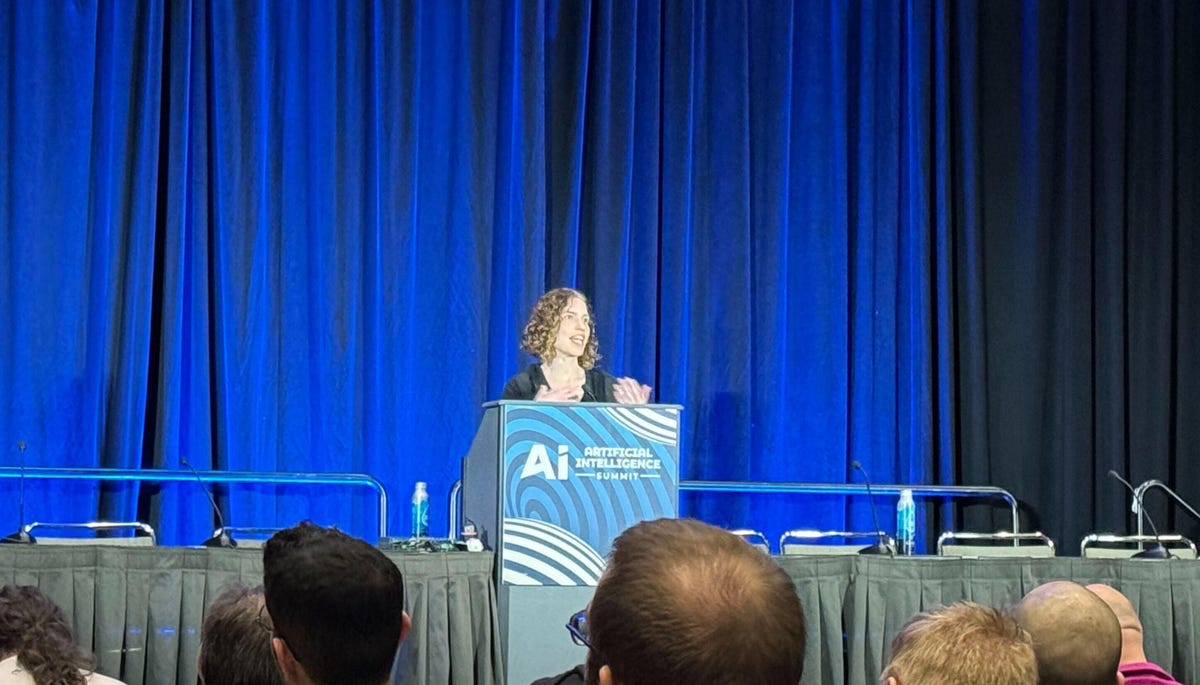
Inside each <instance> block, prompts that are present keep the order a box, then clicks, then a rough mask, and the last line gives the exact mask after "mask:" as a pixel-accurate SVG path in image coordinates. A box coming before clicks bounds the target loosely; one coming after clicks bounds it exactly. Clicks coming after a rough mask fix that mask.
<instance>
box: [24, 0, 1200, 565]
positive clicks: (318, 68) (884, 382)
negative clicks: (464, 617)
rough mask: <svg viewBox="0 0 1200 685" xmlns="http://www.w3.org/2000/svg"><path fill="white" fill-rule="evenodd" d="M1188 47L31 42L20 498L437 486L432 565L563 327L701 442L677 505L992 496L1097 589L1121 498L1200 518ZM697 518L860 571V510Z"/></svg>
mask: <svg viewBox="0 0 1200 685" xmlns="http://www.w3.org/2000/svg"><path fill="white" fill-rule="evenodd" d="M1198 14H1200V11H1198V10H1197V9H1196V8H1195V7H1194V6H1193V4H1192V3H1177V2H1162V3H1156V4H1143V3H1126V2H1116V1H1112V2H1102V3H1099V4H1096V3H1086V2H1070V1H1063V2H1033V1H1032V0H1030V1H1028V2H1017V3H977V2H944V1H942V0H905V1H904V2H900V3H896V2H863V3H850V4H847V3H839V2H827V1H824V0H822V1H818V2H787V1H785V0H769V1H767V2H753V3H751V2H725V1H720V2H714V1H706V0H693V1H689V2H679V3H667V2H661V1H654V0H638V1H636V2H626V3H611V4H606V3H584V4H580V3H567V2H560V1H557V0H525V1H523V2H476V3H462V4H447V3H437V2H417V3H409V4H400V5H396V4H392V3H384V2H365V3H364V2H334V3H323V2H302V3H299V4H297V5H295V6H281V5H278V4H277V3H272V2H267V1H265V0H253V1H251V2H188V1H186V0H185V1H182V2H143V3H125V2H105V3H100V2H91V1H89V2H61V3H35V4H30V3H9V4H7V5H5V6H3V7H2V8H0V19H2V21H0V58H2V59H3V65H2V68H0V92H3V93H4V94H5V96H6V102H7V103H8V106H7V107H6V108H3V109H2V110H0V140H2V141H3V145H4V150H5V153H6V154H5V156H4V159H3V161H2V162H0V202H2V204H0V220H2V221H3V222H4V226H3V231H0V250H3V254H0V264H2V265H3V268H4V273H3V274H2V275H0V317H3V318H2V320H0V321H2V323H4V324H5V325H6V335H5V336H4V338H3V339H0V406H2V407H3V408H4V409H5V411H3V412H0V454H2V455H3V457H2V463H3V464H5V465H16V464H17V463H19V462H20V459H21V457H20V454H19V452H18V451H17V450H16V447H15V446H16V444H17V442H18V441H24V442H25V444H26V445H27V447H28V449H27V450H26V452H25V453H24V455H25V459H26V461H27V463H29V464H30V465H67V464H70V465H104V466H125V467H139V466H143V467H159V468H171V469H180V468H185V467H183V465H182V460H183V459H184V458H186V459H187V460H188V462H189V463H191V464H193V465H194V466H195V467H196V468H198V469H201V470H203V469H209V468H216V469H226V470H254V471H338V472H365V473H370V474H373V475H375V476H376V477H378V478H380V479H381V480H382V481H383V482H384V483H385V485H386V486H387V487H388V489H389V492H390V494H391V501H392V507H391V511H390V516H389V527H390V529H391V532H393V533H399V534H404V533H406V532H407V530H408V525H409V519H408V515H407V511H406V507H405V506H404V502H405V500H406V496H407V494H408V493H409V492H411V490H412V486H413V483H414V482H415V481H418V480H423V481H427V482H429V484H430V491H431V492H432V493H434V497H433V501H432V509H431V516H432V521H433V523H434V525H433V528H434V532H435V533H438V534H441V533H444V532H446V531H445V530H444V527H443V525H442V523H441V522H442V521H443V520H445V517H446V513H447V512H446V503H445V497H444V494H445V493H447V492H448V491H449V489H450V486H451V483H452V482H453V481H454V480H455V479H456V478H457V477H458V474H459V460H460V459H461V457H462V455H463V454H464V453H465V451H466V449H467V446H468V445H469V443H470V440H471V438H472V435H473V432H474V428H475V425H476V422H477V421H478V420H479V417H480V416H481V411H480V408H479V404H480V403H481V402H483V401H485V400H489V399H493V398H495V397H496V396H497V395H498V393H499V390H500V388H501V387H502V386H503V383H504V381H505V379H506V378H507V377H509V376H510V375H512V374H513V373H515V372H516V371H517V370H518V369H519V368H520V367H521V366H522V365H523V364H525V363H528V361H529V360H528V358H527V357H526V356H525V355H523V354H521V353H519V352H518V350H517V342H518V340H519V337H520V332H521V328H522V326H523V324H524V321H525V319H526V317H527V315H528V313H529V310H530V308H531V306H532V304H533V303H534V301H535V300H536V299H537V297H538V295H539V294H540V293H541V292H543V291H544V290H545V289H547V288H549V287H554V286H559V285H570V286H575V287H579V288H581V289H582V290H584V291H585V292H587V293H588V294H589V296H590V297H591V300H592V303H593V306H594V308H595V312H596V319H597V324H598V335H599V337H600V341H601V353H602V354H603V358H602V360H601V366H602V367H603V368H605V369H606V370H609V371H611V372H613V373H616V374H618V375H632V376H634V377H637V378H639V379H640V380H642V381H644V382H647V383H649V384H650V385H652V386H654V388H655V394H654V397H655V399H656V400H658V401H661V402H670V403H679V404H682V405H684V407H685V410H684V413H683V421H684V423H683V426H684V430H683V444H682V452H681V453H682V455H683V458H682V469H683V473H682V476H683V477H684V478H686V479H713V480H753V481H760V480H761V481H820V482H834V483H842V482H859V481H860V480H861V478H862V476H861V475H860V474H857V473H855V472H854V471H853V470H852V469H850V468H849V464H850V463H851V462H853V461H855V460H857V461H859V462H861V463H862V465H863V466H864V467H865V470H866V471H867V472H868V473H869V474H870V477H871V478H872V479H873V480H874V481H876V482H881V483H882V482H913V483H967V484H993V485H999V486H1002V487H1006V488H1008V489H1009V490H1011V491H1013V492H1014V493H1016V494H1017V495H1018V496H1019V497H1021V498H1022V499H1023V501H1024V504H1025V517H1024V522H1023V524H1024V525H1025V526H1027V527H1038V528H1042V529H1044V530H1046V531H1047V532H1049V533H1051V534H1052V535H1053V536H1054V537H1055V538H1056V539H1057V540H1058V542H1059V547H1060V549H1064V550H1066V551H1073V550H1074V549H1075V548H1076V546H1077V540H1078V539H1079V537H1080V536H1081V535H1082V534H1083V533H1085V532H1090V531H1091V530H1095V529H1111V530H1118V531H1121V530H1125V529H1127V527H1128V526H1130V525H1131V524H1132V520H1131V518H1130V517H1129V515H1128V514H1125V513H1124V511H1125V509H1126V507H1125V504H1124V503H1125V502H1126V501H1127V496H1126V494H1125V493H1124V492H1123V491H1122V490H1120V489H1119V488H1118V487H1117V486H1116V485H1115V484H1113V483H1110V482H1109V481H1108V480H1107V478H1106V476H1105V474H1106V472H1107V471H1108V470H1109V469H1110V468H1111V469H1115V470H1117V471H1118V472H1121V473H1123V474H1125V475H1127V476H1129V477H1130V479H1131V480H1133V481H1135V482H1139V481H1141V480H1144V479H1146V478H1152V477H1153V478H1161V479H1163V480H1166V481H1168V482H1170V483H1172V484H1173V485H1176V486H1178V487H1179V489H1180V490H1181V492H1182V494H1184V495H1185V496H1186V497H1191V498H1193V499H1194V498H1195V496H1196V495H1197V494H1200V493H1198V492H1197V490H1196V486H1195V483H1197V482H1200V478H1197V476H1198V475H1200V474H1198V473H1197V469H1200V466H1197V464H1200V460H1197V459H1195V458H1194V457H1195V448H1194V445H1195V444H1197V440H1195V439H1194V438H1195V437H1196V436H1195V435H1194V433H1195V432H1196V430H1197V428H1195V426H1197V425H1200V421H1197V420H1196V419H1197V417H1196V415H1195V413H1196V409H1195V407H1197V406H1198V403H1197V402H1196V399H1197V398H1196V396H1195V390H1194V388H1195V387H1197V385H1196V383H1193V382H1191V381H1192V379H1194V378H1195V377H1196V375H1197V369H1198V368H1200V365H1198V359H1197V353H1196V352H1195V350H1194V349H1193V348H1194V346H1193V345H1190V344H1189V343H1190V342H1191V340H1192V339H1193V338H1195V337H1196V336H1195V334H1196V332H1197V331H1196V326H1197V324H1196V323H1195V322H1196V321H1197V319H1198V318H1200V317H1197V316H1195V309H1196V306H1197V293H1198V292H1200V290H1198V288H1200V283H1198V281H1197V276H1196V275H1195V273H1194V272H1195V269H1193V268H1192V266H1193V265H1194V264H1195V263H1197V259H1200V252H1198V245H1197V239H1196V237H1195V235H1194V234H1195V231H1194V229H1193V225H1194V224H1195V220H1196V206H1197V190H1198V186H1200V181H1198V180H1197V172H1196V170H1195V169H1194V168H1193V167H1194V165H1193V164H1192V163H1191V161H1192V160H1193V159H1195V158H1196V156H1197V153H1200V149H1198V148H1200V142H1198V140H1197V134H1196V130H1197V129H1198V126H1197V124H1198V123H1200V104H1197V103H1200V97H1197V95H1198V94H1197V92H1196V91H1197V88H1198V86H1197V83H1196V80H1195V79H1194V78H1192V76H1193V75H1194V74H1195V73H1197V70H1198V69H1200V56H1198V54H1197V51H1196V48H1195V46H1194V45H1192V43H1193V41H1190V40H1188V38H1189V37H1190V36H1192V35H1195V34H1196V33H1197V29H1200V17H1198ZM28 489H29V497H27V500H28V504H29V506H28V511H27V518H28V519H32V518H40V519H55V518H63V519H71V520H78V519H88V518H95V517H97V516H105V517H114V518H129V517H134V516H137V517H141V518H144V519H149V520H150V521H152V522H153V523H154V524H155V526H156V527H157V528H158V529H159V531H160V539H161V540H162V541H163V542H166V543H194V542H197V541H199V540H200V539H203V538H204V537H207V534H208V531H209V530H210V529H211V527H212V526H213V525H214V524H215V523H216V522H217V521H216V520H215V518H214V516H213V515H212V513H211V511H210V508H209V506H208V505H207V503H206V497H205V495H204V494H203V493H202V491H201V489H200V488H199V487H198V486H196V485H194V484H190V483H185V484H176V485H166V486H146V487H142V488H137V487H134V486H129V485H119V486H112V487H107V486H106V487H105V488H103V489H101V490H97V489H96V488H94V487H91V486H87V485H62V484H47V483H40V482H39V483H30V484H29V488H28ZM215 490H216V497H217V501H218V503H219V504H220V505H221V508H222V510H223V513H224V518H225V521H226V522H227V523H230V524H232V525H237V526H264V527H276V526H284V525H289V524H291V523H294V522H295V521H296V520H297V519H299V518H312V519H314V520H316V521H318V522H322V523H337V524H338V525H341V526H343V527H344V528H346V529H347V530H349V531H351V532H353V533H356V534H359V535H364V536H371V535H374V521H375V510H374V506H375V505H374V502H373V499H372V498H370V497H369V496H368V495H367V494H366V493H356V492H354V491H347V490H340V489H312V488H271V487H265V486H230V487H225V486H220V487H217V488H215ZM15 493H16V486H15V483H14V482H12V481H10V480H4V481H0V496H2V497H4V501H8V500H10V499H13V496H15ZM879 504H881V505H884V506H881V507H880V513H881V515H882V517H883V518H884V519H885V521H884V524H885V525H884V526H883V527H885V528H890V527H891V525H890V518H891V515H892V513H893V512H892V507H891V506H887V503H886V502H883V501H880V502H879ZM1148 508H1149V510H1150V512H1151V513H1152V514H1154V515H1155V518H1156V519H1159V520H1160V522H1161V523H1162V524H1163V527H1165V528H1175V529H1181V530H1183V531H1184V532H1192V533H1194V532H1196V531H1197V530H1200V529H1198V528H1197V527H1196V526H1195V525H1194V524H1193V523H1192V522H1190V521H1187V520H1185V519H1182V518H1180V517H1178V516H1175V515H1173V510H1169V509H1168V508H1167V506H1166V504H1165V502H1164V501H1163V500H1161V499H1158V497H1157V495H1156V496H1155V499H1154V500H1152V501H1151V502H1149V503H1148ZM682 511H683V513H685V514H691V515H696V516H699V517H702V518H704V519H707V520H709V521H712V522H714V523H717V524H720V525H728V526H737V527H743V526H745V527H752V528H758V529H762V530H764V532H766V533H767V534H768V537H770V538H772V539H777V538H778V536H779V534H780V533H781V532H782V531H783V530H785V529H788V528H794V527H815V528H843V527H849V528H858V529H870V528H873V527H874V523H873V522H872V517H871V515H870V512H869V510H868V508H867V507H866V506H865V501H863V500H862V499H861V498H857V499H852V500H851V501H849V502H847V501H845V500H844V499H842V498H834V497H803V498H801V497H788V496H780V495H756V496H747V495H728V494H722V495H715V494H696V493H692V494H687V495H685V496H684V497H683V498H682ZM922 520H924V521H926V523H927V526H928V528H929V529H930V530H927V531H926V532H928V533H930V537H931V538H932V534H933V533H936V532H937V530H936V529H937V528H940V527H943V526H950V525H955V526H960V527H966V528H970V529H975V530H992V529H995V528H998V527H1004V526H1006V525H1007V523H1006V521H1004V520H1003V519H1002V518H1001V517H1000V516H998V515H996V512H995V511H993V510H992V509H991V508H990V507H989V506H987V505H984V506H970V507H967V508H966V511H965V513H963V512H961V511H951V510H946V513H945V514H944V515H943V516H938V517H934V516H932V515H930V516H927V517H926V518H924V519H922ZM16 523H17V516H16V512H15V511H14V510H12V509H11V508H5V509H2V510H0V526H3V527H6V528H7V527H15V526H16Z"/></svg>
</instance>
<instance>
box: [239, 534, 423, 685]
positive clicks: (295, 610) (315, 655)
mask: <svg viewBox="0 0 1200 685" xmlns="http://www.w3.org/2000/svg"><path fill="white" fill-rule="evenodd" d="M263 586H264V592H265V594H266V604H267V611H268V612H270V614H271V620H272V622H273V624H274V627H275V633H274V638H273V639H272V641H271V645H272V648H273V650H274V652H275V660H276V662H277V663H278V664H279V671H280V674H281V675H282V676H283V681H284V682H285V683H288V685H310V684H311V685H381V684H382V683H386V682H387V681H388V676H389V674H390V672H391V668H392V662H393V661H394V659H395V655H396V650H397V649H398V648H399V646H400V643H401V642H403V640H404V638H405V637H407V636H408V630H409V628H410V627H411V623H410V621H409V618H408V614H407V613H405V612H404V579H403V578H402V577H401V575H400V569H398V568H396V565H395V564H393V563H392V562H391V561H389V560H388V558H387V557H385V556H384V555H383V553H382V552H380V551H379V550H377V549H375V548H374V547H372V546H371V545H369V544H367V543H366V542H364V541H362V540H359V539H357V538H353V537H350V536H348V535H346V534H344V533H342V532H340V531H338V530H336V529H332V528H322V527H320V526H317V525H314V524H312V523H308V522H304V523H301V524H300V525H298V526H294V527H292V528H288V529H286V530H281V531H279V532H278V533H276V534H275V535H273V536H272V537H271V539H270V540H268V541H267V544H266V546H265V547H264V548H263Z"/></svg>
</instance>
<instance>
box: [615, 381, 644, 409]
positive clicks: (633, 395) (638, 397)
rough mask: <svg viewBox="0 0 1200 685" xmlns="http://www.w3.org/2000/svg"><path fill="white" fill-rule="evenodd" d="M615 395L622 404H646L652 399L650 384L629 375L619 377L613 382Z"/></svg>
mask: <svg viewBox="0 0 1200 685" xmlns="http://www.w3.org/2000/svg"><path fill="white" fill-rule="evenodd" d="M613 397H614V398H616V400H617V401H618V402H620V403H621V404H646V403H647V402H649V401H650V386H648V385H643V384H641V383H638V382H637V381H636V380H635V379H633V378H629V377H628V376H625V377H622V378H618V379H617V382H616V383H614V384H613Z"/></svg>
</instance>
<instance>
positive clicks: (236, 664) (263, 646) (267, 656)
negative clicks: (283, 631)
mask: <svg viewBox="0 0 1200 685" xmlns="http://www.w3.org/2000/svg"><path fill="white" fill-rule="evenodd" d="M271 631H272V626H271V616H270V614H268V613H267V610H266V604H265V602H264V600H263V590H262V588H261V587H257V588H254V589H251V588H248V587H246V586H244V585H240V584H237V585H232V586H230V587H228V588H226V589H225V590H224V591H222V592H221V594H219V595H217V598H216V599H215V600H213V603H212V605H211V606H209V607H208V611H207V612H206V613H205V616H204V627H203V628H202V629H201V631H200V657H199V658H198V659H197V661H196V670H197V672H198V673H199V675H200V682H202V683H204V685H282V683H283V681H282V680H281V679H280V677H279V667H278V666H276V665H275V655H274V654H273V653H272V651H271Z"/></svg>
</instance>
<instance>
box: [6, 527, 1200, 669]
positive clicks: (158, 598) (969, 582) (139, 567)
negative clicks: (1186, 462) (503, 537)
mask: <svg viewBox="0 0 1200 685" xmlns="http://www.w3.org/2000/svg"><path fill="white" fill-rule="evenodd" d="M388 556H389V558H391V559H392V560H393V561H394V562H395V563H396V565H397V566H398V567H399V568H400V569H401V571H402V572H403V574H404V579H405V584H406V588H407V602H408V611H409V613H410V614H411V615H412V618H413V632H412V635H411V637H410V638H409V640H408V641H407V642H406V643H405V647H404V649H403V650H402V652H401V654H400V660H401V665H400V670H399V674H400V676H401V677H400V679H399V680H400V682H404V683H416V684H430V685H440V684H442V683H454V684H456V685H458V684H466V683H480V684H491V683H501V682H502V680H503V675H502V674H503V668H502V655H501V653H500V652H501V649H500V645H501V639H500V634H499V627H498V621H497V614H496V590H495V586H494V584H493V582H492V573H493V564H494V558H493V556H492V555H491V554H488V553H479V554H471V553H449V554H416V553H404V554H397V553H389V554H388ZM780 563H781V565H782V566H783V567H784V569H785V570H786V571H787V572H788V574H789V575H790V576H791V577H792V579H793V580H794V581H795V583H796V588H797V592H798V593H799V595H800V600H801V602H802V604H803V605H804V608H805V611H806V614H807V618H808V628H809V642H808V651H807V656H806V660H805V668H804V679H803V683H805V685H817V684H821V685H841V684H843V683H848V684H852V685H863V684H866V683H872V682H875V680H876V678H877V677H878V674H879V671H880V670H881V668H882V666H883V663H884V660H885V658H886V655H887V643H888V642H889V641H890V640H891V637H892V636H893V635H894V634H895V633H896V631H897V630H898V629H899V627H900V626H901V625H902V624H903V623H904V622H905V621H906V620H907V619H908V618H909V617H910V616H911V615H912V614H913V613H915V612H916V611H918V610H919V609H922V608H925V607H929V606H932V605H935V604H939V603H947V602H952V601H955V600H959V599H971V600H975V601H978V602H982V603H985V604H994V605H1005V604H1011V603H1012V602H1014V601H1015V600H1016V599H1017V598H1019V597H1020V596H1021V595H1022V594H1023V593H1024V592H1025V591H1027V590H1029V589H1030V588H1032V587H1034V586H1035V585H1038V584H1040V583H1042V582H1045V581H1048V580H1055V579H1071V580H1076V581H1078V582H1081V583H1092V582H1107V583H1111V584H1113V585H1115V586H1117V587H1119V588H1120V589H1121V590H1122V591H1123V592H1124V593H1125V594H1126V595H1128V596H1129V598H1130V600H1132V601H1133V603H1134V605H1135V606H1137V607H1138V610H1139V613H1140V614H1141V617H1142V622H1143V623H1144V625H1145V632H1146V652H1147V654H1148V655H1149V657H1150V658H1151V659H1152V660H1154V661H1156V662H1158V663H1160V664H1161V665H1163V666H1164V667H1165V668H1167V669H1168V670H1170V671H1172V672H1173V673H1174V675H1175V676H1176V678H1178V679H1179V680H1181V681H1182V682H1197V681H1200V639H1198V632H1197V628H1200V626H1197V621H1198V619H1197V617H1198V616H1200V563H1196V562H1193V561H1178V560H1177V561H1170V562H1162V561H1135V560H1104V559H1078V558H1067V557H1062V558H1055V559H986V560H981V559H953V558H937V557H914V558H900V559H888V558H880V557H858V556H845V557H842V556H830V557H783V558H781V559H780ZM261 571H262V561H261V552H260V550H256V549H246V550H222V549H204V548H175V547H169V548H168V547H160V548H132V547H131V548H124V547H98V546H95V547H93V546H88V547H73V546H64V547H56V546H49V545H45V546H25V547H16V546H6V547H0V583H18V584H24V585H37V586H39V587H41V588H42V589H43V590H45V591H46V592H47V593H48V594H49V595H50V596H51V597H52V598H53V599H54V600H55V601H56V602H58V603H59V605H60V606H62V607H63V609H64V610H65V611H66V613H67V615H68V617H70V618H71V619H72V620H73V621H74V624H75V627H76V631H77V636H78V638H79V639H80V641H81V642H82V643H83V644H85V645H90V646H91V647H92V649H94V650H95V651H96V653H97V656H98V657H99V659H100V662H99V663H100V668H99V670H100V671H101V672H103V673H105V674H108V675H113V676H117V677H120V678H122V679H123V680H125V681H126V682H127V683H129V684H130V685H142V684H146V685H161V684H165V683H178V684H179V685H194V683H195V682H196V677H195V664H196V655H197V652H198V650H199V644H200V625H201V622H202V618H203V609H204V607H205V606H206V605H207V604H208V602H210V601H212V599H213V598H214V597H215V596H216V594H217V593H218V592H219V591H220V589H221V587H222V586H223V585H224V584H225V583H227V582H229V581H233V580H237V581H241V582H242V583H245V584H248V585H255V584H258V583H259V582H260V580H261ZM566 618H567V617H566V616H563V617H561V620H562V621H563V622H564V623H565V621H566ZM546 620H548V621H557V620H559V617H547V619H546ZM562 639H563V640H568V639H569V638H568V636H567V632H566V630H565V629H564V630H563V631H562ZM547 675H549V674H547ZM514 685H525V684H524V683H521V684H514Z"/></svg>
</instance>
